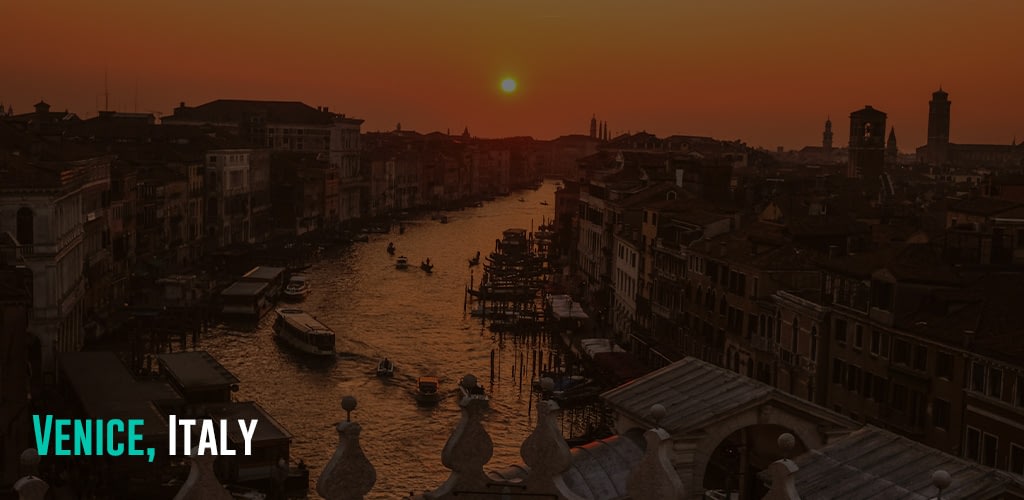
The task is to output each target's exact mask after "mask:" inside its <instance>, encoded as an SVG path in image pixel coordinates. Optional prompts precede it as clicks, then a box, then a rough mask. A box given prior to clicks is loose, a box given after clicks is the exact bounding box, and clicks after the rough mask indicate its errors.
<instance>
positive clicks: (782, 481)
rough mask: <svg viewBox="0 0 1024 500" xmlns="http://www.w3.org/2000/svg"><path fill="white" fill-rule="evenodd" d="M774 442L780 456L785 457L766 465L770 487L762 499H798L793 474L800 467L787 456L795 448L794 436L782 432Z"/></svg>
mask: <svg viewBox="0 0 1024 500" xmlns="http://www.w3.org/2000/svg"><path fill="white" fill-rule="evenodd" d="M776 442H777V443H778V445H779V451H781V452H782V456H783V457H786V458H782V459H780V460H776V461H775V462H772V464H771V465H770V466H768V473H769V475H770V476H771V478H772V479H771V481H772V487H771V489H770V490H768V494H767V495H765V496H764V500H800V493H799V492H797V490H796V483H795V474H796V471H798V470H800V467H797V465H796V463H795V462H793V461H792V460H790V459H789V458H788V457H789V456H790V455H791V454H792V453H793V450H794V449H795V448H796V437H795V436H793V435H792V434H790V433H788V432H784V433H782V434H780V435H779V438H778V439H777V440H776Z"/></svg>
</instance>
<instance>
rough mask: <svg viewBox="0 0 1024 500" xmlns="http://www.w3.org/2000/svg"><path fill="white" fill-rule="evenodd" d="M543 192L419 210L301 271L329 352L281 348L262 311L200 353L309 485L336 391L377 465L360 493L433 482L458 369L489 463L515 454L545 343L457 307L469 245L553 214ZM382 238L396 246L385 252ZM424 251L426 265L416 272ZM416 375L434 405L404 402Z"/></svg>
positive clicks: (338, 413) (386, 492)
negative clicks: (472, 389) (222, 370)
mask: <svg viewBox="0 0 1024 500" xmlns="http://www.w3.org/2000/svg"><path fill="white" fill-rule="evenodd" d="M554 190H555V186H554V184H553V183H550V182H549V183H545V184H544V186H543V187H542V188H541V189H540V190H538V191H522V192H517V193H513V194H512V195H511V196H509V197H506V198H499V199H498V200H496V201H494V202H488V203H486V204H484V206H483V207H475V208H468V209H466V210H462V211H454V212H448V213H447V214H446V215H447V217H448V219H447V223H441V222H440V220H432V219H431V217H430V216H429V215H425V216H423V217H422V218H418V219H416V220H409V221H406V222H405V223H404V232H402V233H399V229H398V227H397V226H396V227H395V228H394V232H393V233H390V234H374V235H371V236H370V238H369V241H368V242H367V243H356V244H354V245H353V246H351V247H348V248H346V249H344V250H343V251H341V252H340V253H338V254H337V255H328V256H326V257H325V258H324V259H323V260H321V261H320V262H318V263H315V264H314V265H313V266H312V267H310V268H309V269H308V270H306V271H305V272H304V273H303V274H305V275H306V276H308V277H309V278H310V284H311V287H312V291H311V292H310V294H309V296H308V297H307V298H306V300H305V301H304V302H302V303H300V304H298V307H300V308H302V309H304V310H306V311H307V312H309V313H310V314H313V315H314V316H316V317H317V318H318V319H319V320H320V321H322V322H323V323H325V324H326V325H328V326H330V327H331V328H332V329H333V330H334V331H335V332H336V333H337V350H338V356H337V358H336V359H333V360H330V361H327V362H324V361H322V360H319V359H312V358H310V357H306V356H302V355H299V354H296V353H294V352H293V351H291V350H289V349H288V348H287V346H284V345H278V344H277V343H276V342H275V341H274V340H273V332H272V330H271V324H272V322H273V319H274V318H273V314H271V315H268V316H267V317H265V318H264V319H263V320H262V321H261V322H260V324H259V325H257V326H256V327H255V328H254V329H249V331H241V330H239V329H231V328H224V327H221V328H218V329H216V330H215V331H214V332H212V333H211V334H210V335H209V336H207V338H206V339H204V341H203V344H202V345H201V346H200V348H203V349H206V350H209V351H210V352H211V353H212V354H213V355H214V356H216V357H217V358H218V359H219V360H220V361H221V363H223V364H224V365H225V366H226V367H227V368H228V369H229V370H231V371H232V372H233V373H235V375H237V376H238V378H239V379H241V381H242V383H241V390H240V392H239V394H238V398H242V399H252V400H255V401H257V402H258V403H259V404H261V405H262V406H263V407H264V408H266V409H267V411H268V412H269V413H270V414H271V415H273V416H274V417H275V418H276V419H277V420H279V421H280V422H281V423H282V424H283V425H284V427H285V428H287V429H288V430H290V431H291V432H292V433H293V434H294V439H293V445H292V456H293V457H294V458H302V459H303V460H304V461H305V463H306V464H307V465H308V466H309V467H310V472H311V474H310V480H311V489H312V486H313V485H315V482H316V478H317V477H318V475H319V473H320V471H321V470H322V468H323V467H324V466H325V465H326V464H327V461H328V460H329V459H330V457H331V454H332V453H333V452H334V448H335V445H336V443H337V434H336V432H335V430H334V425H335V424H336V423H337V422H338V421H340V420H341V419H343V418H344V411H342V409H341V398H342V396H345V395H352V396H355V397H356V398H357V400H358V407H357V408H356V410H355V412H353V419H354V420H358V421H359V422H360V424H361V425H362V427H363V432H362V439H363V445H364V448H365V450H366V454H367V456H368V457H369V459H370V460H371V461H372V462H373V464H374V466H375V467H376V468H377V477H378V479H377V485H376V486H375V487H374V490H373V492H372V494H371V498H394V497H395V496H397V495H401V494H408V493H409V492H410V491H417V492H420V491H423V490H425V489H432V488H435V487H437V486H439V485H440V484H441V482H442V481H443V480H444V479H445V478H446V477H447V474H448V470H447V469H445V468H444V466H443V465H442V464H441V460H440V455H441V449H442V448H443V447H444V444H445V441H446V440H447V439H448V436H449V435H450V433H451V430H452V428H453V426H454V425H455V424H456V422H457V421H458V419H459V410H458V407H457V404H456V394H457V392H458V389H457V386H456V384H457V383H458V381H459V379H460V378H461V377H462V376H463V375H465V374H467V373H472V374H474V375H476V376H477V378H478V379H479V380H480V382H481V383H482V384H483V386H484V388H485V389H486V390H487V392H488V394H489V396H490V398H491V410H490V414H489V415H488V417H487V420H486V423H485V425H486V427H487V430H488V432H490V434H491V437H492V438H493V440H494V444H495V446H494V457H493V458H492V460H491V463H490V467H503V466H506V465H509V464H512V463H516V462H519V461H520V457H519V445H520V444H521V443H522V441H523V439H524V438H525V437H526V436H527V434H528V433H529V431H530V429H531V427H532V425H533V419H534V418H535V415H534V414H533V411H532V408H531V392H530V383H531V378H532V373H533V372H534V371H536V370H539V367H537V366H535V360H547V359H549V358H550V354H549V348H548V346H547V345H546V342H544V341H543V339H542V338H541V337H540V336H528V337H515V336H505V337H503V338H501V337H497V336H496V335H495V334H493V333H491V332H490V331H489V330H486V329H484V327H483V325H482V323H481V321H480V319H479V318H473V317H470V316H469V315H468V314H467V311H466V310H465V309H464V307H465V300H464V299H465V288H466V286H467V285H469V283H470V280H471V279H473V280H475V281H479V278H480V273H481V269H480V267H481V266H477V267H470V266H468V261H469V259H471V258H472V257H473V256H474V255H475V254H476V252H477V251H479V252H481V253H482V255H484V256H486V255H488V254H489V253H490V252H491V251H492V250H493V249H494V242H495V239H496V238H499V237H500V236H501V231H503V230H504V229H507V228H511V227H521V228H528V229H531V228H532V229H533V230H535V229H536V228H537V226H539V225H540V224H541V223H542V222H543V221H544V219H550V218H551V217H552V216H553V209H554V203H553V200H554ZM520 197H522V199H523V201H522V202H520V201H519V198H520ZM541 201H548V202H549V205H542V204H541V203H540V202H541ZM389 242H393V243H394V245H395V249H396V252H395V255H390V254H389V253H388V252H387V246H388V243H389ZM401 255H405V256H407V257H408V258H409V264H410V265H409V268H408V269H406V270H397V269H396V268H395V259H396V258H397V256H401ZM427 258H429V259H430V262H431V264H433V265H434V268H433V270H432V272H431V273H426V272H424V271H423V270H421V269H420V267H419V263H420V262H421V261H424V260H426V259H427ZM471 274H472V277H471ZM492 351H494V354H493V365H494V369H495V372H494V375H493V379H492V376H491V364H492ZM385 356H387V357H388V358H390V359H391V360H392V361H394V363H395V373H394V377H393V378H379V377H377V376H376V368H377V362H378V361H379V360H380V358H382V357H385ZM520 366H523V367H524V368H520ZM424 375H432V376H437V377H438V378H439V379H440V390H441V391H442V392H443V393H445V395H446V398H445V399H444V400H443V401H441V403H439V404H438V405H437V406H435V407H421V406H418V405H417V404H416V402H415V399H414V393H415V387H416V379H417V378H418V377H420V376H424Z"/></svg>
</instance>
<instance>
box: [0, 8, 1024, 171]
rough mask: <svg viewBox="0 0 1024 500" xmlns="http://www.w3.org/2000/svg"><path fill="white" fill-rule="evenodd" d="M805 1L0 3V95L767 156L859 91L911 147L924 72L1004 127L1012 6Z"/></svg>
mask: <svg viewBox="0 0 1024 500" xmlns="http://www.w3.org/2000/svg"><path fill="white" fill-rule="evenodd" d="M823 5H824V4H822V3H821V2H819V1H814V0H785V1H779V2H763V1H761V0H731V1H728V2H678V1H661V0H658V1H655V0H648V1H637V2H630V3H618V2H610V1H590V2H584V1H580V0H571V1H566V2H559V3H557V4H548V3H545V2H540V1H534V0H523V1H518V2H512V3H504V4H490V3H489V4H486V5H485V4H483V3H480V2H472V1H470V0H459V1H454V0H438V1H437V2H429V3H413V2H410V3H401V4H399V3H387V4H386V3H383V2H367V3H352V4H344V5H342V4H341V3H337V2H331V1H327V0H299V1H296V2H290V3H287V4H286V3H281V2H270V1H266V0H252V1H245V2H243V1H241V0H218V1H217V2H210V3H207V2H197V1H189V0H183V1H180V2H174V3H153V4H151V3H148V2H124V1H116V0H97V1H94V2H77V1H60V0H41V1H38V2H8V3H6V4H5V9H4V10H5V13H4V16H3V18H4V21H5V29H4V30H3V31H2V32H0V44H2V46H3V47H5V48H7V49H8V50H5V56H4V58H3V72H4V79H3V82H2V83H0V103H3V105H4V106H5V108H6V106H7V105H9V104H10V105H13V107H14V111H15V112H16V113H24V112H28V111H31V107H32V105H33V104H35V103H36V102H38V101H39V100H40V99H44V100H46V102H48V103H49V104H51V105H52V106H53V108H54V109H55V110H63V109H68V110H69V111H72V112H75V113H78V114H79V115H80V116H82V117H89V116H94V115H95V114H96V111H97V110H98V109H101V108H102V107H103V103H104V74H105V73H106V75H107V80H108V84H107V85H108V88H109V96H110V108H112V109H114V110H119V111H135V110H138V111H140V112H157V113H158V114H160V115H164V116H166V115H170V114H171V113H172V111H173V108H174V107H176V106H177V105H178V103H179V102H181V101H184V102H185V103H186V104H188V105H199V104H202V103H204V102H208V101H211V100H214V99H222V98H223V99H263V100H286V101H302V102H305V103H306V104H309V105H311V106H329V107H330V109H331V110H332V111H335V112H339V113H345V114H347V115H349V116H354V117H358V118H362V119H364V120H366V121H365V123H364V125H363V130H364V131H377V130H380V131H386V130H393V129H394V128H395V126H396V124H398V123H401V124H402V128H403V129H408V130H417V131H421V132H430V131H435V130H438V131H442V132H443V131H446V130H448V129H450V130H451V131H452V132H453V133H455V132H461V131H462V130H463V128H464V127H468V128H469V130H470V132H471V133H472V134H473V135H476V136H481V137H505V136H517V135H530V136H533V137H535V138H538V139H550V138H554V137H557V136H559V135H565V134H573V133H576V134H586V133H588V127H589V122H590V118H591V116H592V115H595V114H596V115H597V118H598V120H601V121H607V122H608V127H609V131H610V132H611V133H612V134H615V135H617V134H619V133H625V132H627V131H630V132H634V133H635V132H639V131H642V130H646V131H647V132H650V133H653V134H656V135H658V136H667V135H673V134H686V135H703V136H712V137H715V138H717V139H722V140H736V139H739V140H742V141H744V142H746V143H747V144H749V145H751V146H755V147H758V146H760V147H764V148H768V149H774V148H776V147H777V146H784V147H785V148H786V149H799V148H801V147H803V146H808V145H811V146H814V145H820V144H821V133H822V128H823V125H824V122H825V119H826V117H828V116H831V118H832V122H833V131H834V133H835V138H834V141H833V143H834V145H835V146H836V147H843V146H845V145H846V144H847V140H848V125H849V114H850V112H852V111H855V110H857V109H860V108H862V107H863V106H864V105H871V106H873V107H875V108H877V109H880V110H882V111H884V112H886V113H887V114H888V120H887V124H888V126H889V127H892V126H895V128H896V135H897V140H898V143H899V146H900V150H901V151H903V152H911V151H912V150H913V149H914V148H916V147H917V146H920V145H922V144H924V142H925V139H926V138H925V136H926V125H927V118H928V100H929V99H930V97H931V93H932V92H933V91H935V90H936V89H938V88H939V86H940V85H941V86H942V87H943V88H944V89H945V90H946V91H947V92H949V94H950V100H952V102H953V106H952V126H951V131H950V136H951V137H950V140H951V141H952V142H955V143H991V144H1009V143H1010V142H1011V141H1012V140H1014V138H1015V137H1016V138H1017V140H1018V141H1020V140H1024V100H1022V99H1021V93H1020V89H1021V88H1024V71H1021V70H1020V68H1019V64H1018V63H1017V59H1018V57H1019V53H1020V51H1021V48H1022V47H1024V34H1022V33H1024V31H1022V30H1020V29H1019V20H1020V19H1024V2H1020V1H1018V0H990V1H984V2H968V1H950V2H934V1H928V0H902V1H900V2H886V1H880V0H864V1H860V2H846V3H835V4H832V3H829V4H827V8H823ZM505 78H513V79H515V80H516V83H517V85H516V88H515V91H514V92H503V91H502V81H503V80H504V79H505ZM136 89H137V90H136ZM136 103H137V104H136ZM886 134H888V130H887V131H886Z"/></svg>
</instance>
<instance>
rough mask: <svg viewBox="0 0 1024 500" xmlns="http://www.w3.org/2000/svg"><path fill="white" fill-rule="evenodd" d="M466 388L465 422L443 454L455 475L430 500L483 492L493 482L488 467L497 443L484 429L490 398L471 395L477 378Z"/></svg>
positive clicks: (467, 378) (463, 402)
mask: <svg viewBox="0 0 1024 500" xmlns="http://www.w3.org/2000/svg"><path fill="white" fill-rule="evenodd" d="M462 384H463V387H465V388H466V389H467V392H466V395H465V397H463V398H462V400H460V401H459V406H461V407H462V418H461V419H460V420H459V423H458V424H457V425H456V426H455V430H454V431H452V435H451V436H450V437H449V438H448V442H446V443H445V445H444V450H442V451H441V463H443V464H444V466H445V467H447V468H449V469H451V471H452V472H451V474H450V475H449V476H448V480H447V481H445V483H444V484H442V485H441V487H440V488H438V489H436V490H434V491H432V492H430V493H428V494H426V495H425V496H426V497H427V498H441V497H445V496H448V495H454V492H455V491H458V490H470V491H483V490H485V489H486V488H487V483H488V482H489V479H488V477H487V474H486V473H485V472H484V465H487V462H488V461H490V459H491V455H492V454H493V453H494V442H493V441H492V440H491V436H490V435H489V434H487V430H486V429H484V426H483V419H484V413H485V412H486V411H487V408H488V406H489V403H488V400H487V398H480V397H474V396H473V394H471V393H470V392H469V389H470V388H473V387H476V386H477V384H476V377H474V376H472V375H466V376H465V377H463V378H462Z"/></svg>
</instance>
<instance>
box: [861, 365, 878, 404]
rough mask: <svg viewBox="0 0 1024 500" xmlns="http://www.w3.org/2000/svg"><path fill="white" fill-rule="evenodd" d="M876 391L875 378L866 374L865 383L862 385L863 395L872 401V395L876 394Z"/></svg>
mask: <svg viewBox="0 0 1024 500" xmlns="http://www.w3.org/2000/svg"><path fill="white" fill-rule="evenodd" d="M874 389H875V376H874V375H872V374H870V373H868V372H864V383H863V384H862V385H861V394H862V395H863V396H864V397H865V398H867V399H871V398H872V394H874Z"/></svg>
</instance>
